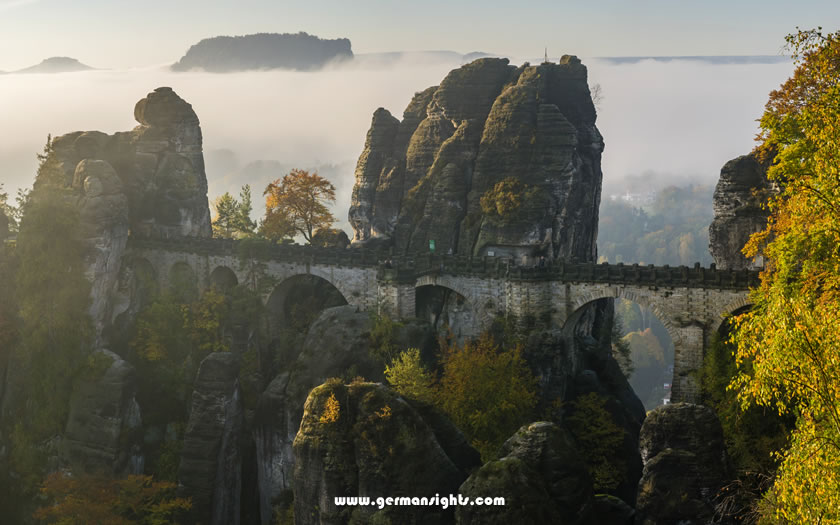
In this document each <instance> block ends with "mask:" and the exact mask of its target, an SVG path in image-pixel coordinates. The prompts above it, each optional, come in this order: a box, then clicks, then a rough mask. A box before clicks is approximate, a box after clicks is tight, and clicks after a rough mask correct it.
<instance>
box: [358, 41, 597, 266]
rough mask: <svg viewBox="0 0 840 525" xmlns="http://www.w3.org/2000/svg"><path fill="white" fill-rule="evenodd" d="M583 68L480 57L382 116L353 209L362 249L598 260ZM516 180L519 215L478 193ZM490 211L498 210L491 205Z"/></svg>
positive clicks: (571, 61)
mask: <svg viewBox="0 0 840 525" xmlns="http://www.w3.org/2000/svg"><path fill="white" fill-rule="evenodd" d="M603 147H604V144H603V140H602V138H601V135H600V133H599V132H598V129H597V128H596V127H595V108H594V106H593V104H592V100H591V97H590V94H589V88H588V85H587V72H586V68H585V67H584V66H583V65H582V64H581V62H580V60H578V59H577V58H576V57H573V56H565V57H563V59H562V60H561V61H560V63H559V64H553V63H543V64H540V65H539V66H528V65H525V66H522V67H519V68H517V67H514V66H511V65H509V64H508V61H507V59H498V58H483V59H479V60H476V61H474V62H472V63H470V64H467V65H465V66H463V67H461V68H459V69H456V70H454V71H452V72H450V73H449V74H448V75H447V76H446V78H444V80H443V81H442V82H441V84H440V86H438V87H432V88H429V89H427V90H425V91H422V92H420V93H417V94H416V95H415V96H414V98H413V99H412V101H411V103H410V104H409V105H408V107H407V108H406V110H405V112H404V114H403V120H402V121H399V120H397V119H396V118H394V117H393V116H391V114H390V113H389V112H388V111H386V110H385V109H382V108H380V109H378V110H376V112H375V113H374V116H373V121H372V123H371V128H370V130H369V131H368V135H367V140H366V143H365V148H364V150H363V152H362V154H361V156H360V157H359V162H358V165H357V168H356V185H355V187H354V189H353V198H352V204H351V208H350V213H349V219H350V223H351V225H352V227H353V231H354V237H353V244H354V245H366V244H370V243H387V244H391V245H394V246H395V247H396V248H397V249H398V250H400V251H404V252H421V251H428V249H429V241H431V240H434V241H435V250H436V251H437V252H439V253H447V252H450V251H451V252H452V253H459V254H465V255H483V254H486V253H487V252H492V253H494V254H495V255H511V256H517V257H518V256H523V255H524V256H534V255H537V254H541V255H546V256H548V257H566V258H574V259H579V260H586V261H589V260H594V258H595V239H596V237H597V227H596V225H597V222H598V207H599V202H600V192H601V178H602V175H601V151H602V150H603ZM506 180H507V181H508V182H511V181H513V182H514V184H515V187H514V189H513V194H514V200H515V201H517V203H518V204H517V205H515V206H514V209H513V210H509V211H508V212H506V213H503V214H501V215H497V214H495V213H493V212H492V211H491V210H490V208H489V207H488V206H484V207H482V205H481V199H482V197H484V196H486V195H488V193H492V190H493V189H494V188H495V187H496V185H497V184H499V183H501V182H502V181H506ZM489 210H490V211H489Z"/></svg>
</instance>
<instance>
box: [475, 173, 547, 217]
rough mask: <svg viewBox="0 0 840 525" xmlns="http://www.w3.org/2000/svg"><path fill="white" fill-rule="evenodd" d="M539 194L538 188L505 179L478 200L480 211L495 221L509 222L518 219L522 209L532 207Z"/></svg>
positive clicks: (513, 179)
mask: <svg viewBox="0 0 840 525" xmlns="http://www.w3.org/2000/svg"><path fill="white" fill-rule="evenodd" d="M539 193H540V192H539V188H536V187H533V186H528V185H527V184H523V183H522V182H521V181H520V180H519V179H517V178H515V177H507V178H506V179H504V180H502V181H500V182H498V183H496V185H495V186H493V187H492V188H490V189H489V190H487V191H486V192H484V194H483V195H482V196H481V200H480V204H481V211H483V212H484V214H485V215H486V216H487V217H490V218H492V219H495V220H497V221H500V222H503V223H504V222H509V221H511V220H514V219H515V218H517V217H519V216H520V215H521V212H522V211H523V209H524V208H528V207H534V206H535V204H536V201H537V200H538V198H539Z"/></svg>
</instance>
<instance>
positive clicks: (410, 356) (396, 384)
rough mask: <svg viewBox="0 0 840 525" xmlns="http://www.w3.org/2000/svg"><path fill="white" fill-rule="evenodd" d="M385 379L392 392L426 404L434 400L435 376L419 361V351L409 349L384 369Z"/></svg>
mask: <svg viewBox="0 0 840 525" xmlns="http://www.w3.org/2000/svg"><path fill="white" fill-rule="evenodd" d="M385 379H387V380H388V384H390V385H391V386H392V387H393V388H394V390H396V391H397V392H399V393H400V394H401V395H404V396H406V397H410V398H412V399H419V400H420V401H425V402H426V403H434V400H435V376H434V375H433V374H432V373H431V372H430V371H429V370H428V369H427V368H426V367H425V366H423V363H422V362H421V361H420V350H418V349H417V348H409V349H408V350H406V351H405V352H402V353H401V354H400V355H399V356H398V357H397V358H396V359H394V361H393V362H392V363H391V364H390V365H388V366H386V367H385Z"/></svg>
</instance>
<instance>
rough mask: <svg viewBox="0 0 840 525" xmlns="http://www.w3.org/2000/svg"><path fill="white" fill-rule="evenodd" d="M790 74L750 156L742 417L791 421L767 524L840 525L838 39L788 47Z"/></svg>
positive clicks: (739, 339)
mask: <svg viewBox="0 0 840 525" xmlns="http://www.w3.org/2000/svg"><path fill="white" fill-rule="evenodd" d="M788 42H789V44H790V45H791V47H792V49H793V51H794V56H795V58H796V60H797V69H796V72H795V74H794V75H793V76H792V77H791V78H790V79H789V80H788V81H787V82H785V84H784V85H782V87H781V88H780V89H779V90H777V91H774V92H773V93H772V94H771V96H770V101H769V102H768V104H767V107H766V110H765V113H764V116H763V117H762V119H761V130H762V131H761V133H760V134H759V140H760V141H761V143H760V145H759V147H758V151H759V153H760V154H762V155H764V157H765V159H766V160H770V159H772V162H773V164H772V166H771V168H770V170H769V177H770V178H771V179H772V180H774V181H776V182H777V183H778V184H779V187H780V193H779V194H778V195H777V196H775V197H774V198H772V199H771V202H770V210H771V217H770V220H769V223H768V226H767V228H766V229H765V230H764V231H762V232H759V233H757V234H755V235H754V236H753V237H752V239H751V240H750V242H749V243H748V244H747V246H746V247H745V249H744V253H745V254H746V255H747V256H756V255H758V254H763V255H764V257H765V259H766V260H767V266H766V269H765V271H764V272H763V274H762V279H761V285H760V287H759V288H758V289H757V290H755V291H754V292H753V293H752V301H753V303H754V307H753V309H752V310H751V311H750V312H748V313H746V314H744V315H742V316H740V317H739V318H737V319H736V320H735V326H736V328H737V329H736V333H735V336H734V341H735V343H736V344H737V350H736V359H737V364H738V366H739V374H738V376H737V377H736V378H735V380H734V382H733V383H732V385H731V387H730V388H733V389H734V390H736V391H737V392H738V394H739V399H740V400H741V402H742V403H743V405H744V406H745V407H749V406H753V405H759V406H764V407H770V408H772V409H774V410H776V411H777V412H778V413H779V414H780V415H790V416H792V417H795V418H796V428H795V430H794V431H793V433H792V436H791V441H790V445H789V447H788V448H787V449H786V450H783V451H780V453H779V456H778V458H779V459H780V460H781V465H780V468H779V471H778V474H777V479H776V482H775V484H774V486H773V488H772V489H771V490H770V492H769V493H768V494H767V500H768V501H769V502H770V503H771V505H772V512H773V515H774V517H775V518H776V519H777V520H781V521H782V522H785V523H787V522H793V523H838V522H840V306H839V305H840V32H837V33H834V34H828V35H824V34H821V33H820V32H819V31H800V32H799V33H797V34H796V35H792V36H790V37H789V38H788Z"/></svg>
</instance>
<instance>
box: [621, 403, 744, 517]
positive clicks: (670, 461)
mask: <svg viewBox="0 0 840 525" xmlns="http://www.w3.org/2000/svg"><path fill="white" fill-rule="evenodd" d="M639 450H640V452H641V455H642V461H643V462H644V471H643V474H642V479H641V481H639V492H638V496H637V500H636V511H637V512H638V514H639V516H638V517H637V521H636V523H640V524H644V525H656V524H665V523H685V524H687V525H691V524H698V525H699V524H702V523H710V520H711V518H712V517H713V516H714V507H713V500H714V498H715V496H716V495H717V493H718V491H719V490H720V489H721V487H722V486H723V485H724V483H725V482H726V481H727V480H728V479H729V466H728V460H727V456H726V448H725V445H724V441H723V430H722V429H721V426H720V421H718V419H717V416H716V415H715V413H714V412H713V411H712V410H711V409H709V408H707V407H704V406H702V405H692V404H688V403H677V404H673V405H665V406H662V407H659V408H657V409H656V410H654V411H652V412H651V413H650V414H649V415H648V417H647V419H646V420H645V423H644V425H642V431H641V434H640V436H639Z"/></svg>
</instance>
